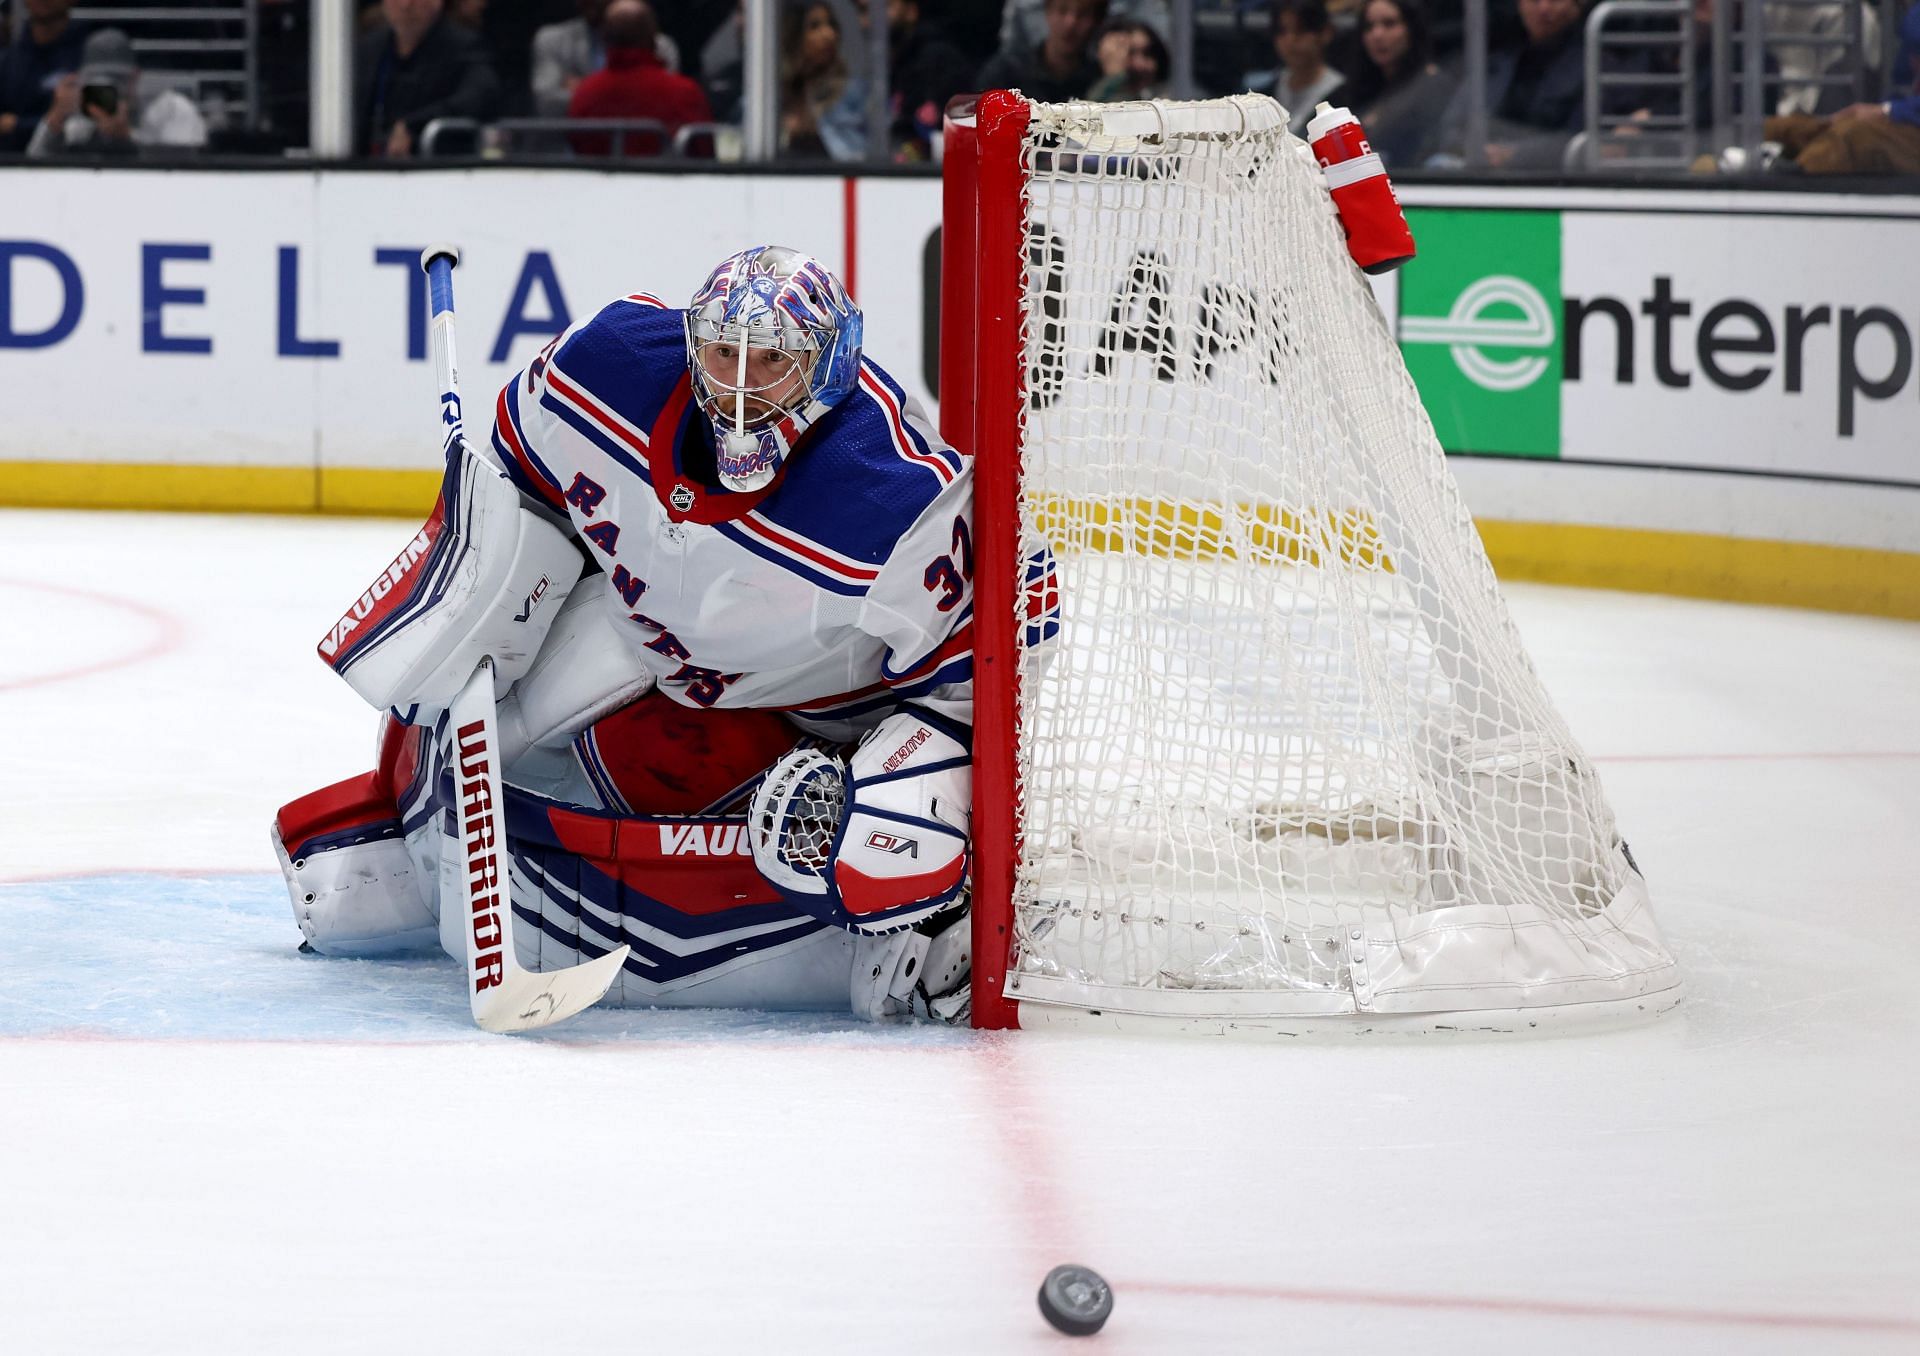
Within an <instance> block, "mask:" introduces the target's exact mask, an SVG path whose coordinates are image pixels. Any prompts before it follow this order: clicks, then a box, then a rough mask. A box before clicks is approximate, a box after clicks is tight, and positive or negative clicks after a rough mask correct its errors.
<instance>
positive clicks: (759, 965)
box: [440, 781, 851, 1009]
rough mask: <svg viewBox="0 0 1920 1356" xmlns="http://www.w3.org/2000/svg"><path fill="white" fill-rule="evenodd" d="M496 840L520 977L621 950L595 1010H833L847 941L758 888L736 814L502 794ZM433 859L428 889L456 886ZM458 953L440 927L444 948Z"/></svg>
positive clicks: (454, 939)
mask: <svg viewBox="0 0 1920 1356" xmlns="http://www.w3.org/2000/svg"><path fill="white" fill-rule="evenodd" d="M442 787H443V789H450V784H449V783H447V782H445V781H443V782H442ZM506 830H507V852H506V854H505V858H506V865H507V869H508V879H509V885H510V894H511V901H512V910H511V916H512V919H513V929H512V935H513V943H514V951H515V955H516V956H517V958H518V959H519V961H520V963H521V965H523V966H524V967H525V968H527V969H528V970H554V969H563V968H567V967H570V966H573V965H577V964H580V963H582V962H585V961H590V960H594V959H597V958H599V957H600V956H604V955H605V954H607V953H608V952H609V951H611V950H613V949H614V948H616V947H618V946H620V945H622V944H625V945H627V946H629V947H630V948H631V951H630V953H629V955H628V957H627V961H626V964H625V966H624V968H623V969H622V971H621V972H620V976H619V978H618V979H616V980H615V982H614V987H613V989H612V990H611V991H610V992H609V993H608V995H607V997H606V999H605V1000H603V1001H606V1002H609V1003H613V1004H616V1005H634V1006H638V1005H651V1004H662V1005H669V1006H688V1005H709V1006H739V1007H766V1008H783V1009H794V1008H801V1009H844V1006H845V1004H846V1000H847V967H848V965H849V963H850V960H849V958H850V954H851V942H850V939H848V938H847V937H845V936H844V934H840V933H838V932H836V931H835V930H833V929H830V928H828V927H826V926H825V925H824V924H822V923H821V922H820V921H819V920H818V919H816V918H814V917H813V916H812V915H810V914H808V913H806V912H804V911H802V910H799V909H796V908H794V907H793V906H792V905H791V904H789V903H787V902H786V900H784V899H782V898H781V896H780V893H779V892H778V891H777V890H775V889H774V888H773V887H772V886H770V885H769V884H767V882H766V881H765V880H763V879H762V878H761V876H760V874H759V872H757V871H755V870H754V867H753V861H752V859H751V857H750V856H749V855H748V853H747V852H746V849H745V846H744V844H745V824H744V821H743V820H742V819H741V818H740V817H739V816H737V815H731V816H729V815H695V816H686V817H667V816H657V817H655V816H625V815H619V814H613V813H606V812H602V811H596V810H592V809H588V808H586V807H583V806H578V805H570V804H567V803H565V802H561V801H556V800H553V799H550V798H548V797H545V796H539V795H535V794H531V793H529V792H527V791H525V790H523V789H521V788H518V787H513V786H509V787H507V788H506ZM440 859H441V864H442V872H443V877H442V879H443V885H442V888H443V889H457V888H458V886H459V880H460V876H459V866H458V861H459V854H458V853H456V852H451V851H446V850H443V851H442V852H441V854H440ZM450 862H451V863H455V865H454V866H452V867H451V868H450V867H449V866H448V865H447V864H448V863H450ZM453 912H454V911H448V913H449V915H451V914H452V913H453ZM464 946H465V940H464V938H463V937H462V935H461V933H460V930H459V927H458V926H457V925H456V926H453V927H450V928H449V929H448V931H447V936H446V949H447V950H448V951H449V953H453V954H460V951H457V950H456V948H460V949H463V948H464Z"/></svg>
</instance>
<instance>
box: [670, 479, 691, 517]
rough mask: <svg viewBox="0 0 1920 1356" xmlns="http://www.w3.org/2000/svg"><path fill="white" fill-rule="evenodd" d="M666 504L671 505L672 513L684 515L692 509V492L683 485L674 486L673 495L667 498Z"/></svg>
mask: <svg viewBox="0 0 1920 1356" xmlns="http://www.w3.org/2000/svg"><path fill="white" fill-rule="evenodd" d="M667 502H668V503H670V504H672V505H673V508H674V512H676V513H685V512H686V511H687V510H688V509H690V508H692V507H693V491H692V490H690V489H688V488H687V487H686V486H685V485H675V486H674V487H673V493H672V494H670V495H668V496H667Z"/></svg>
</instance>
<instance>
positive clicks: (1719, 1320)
mask: <svg viewBox="0 0 1920 1356" xmlns="http://www.w3.org/2000/svg"><path fill="white" fill-rule="evenodd" d="M1113 1288H1114V1292H1115V1293H1116V1294H1126V1293H1128V1292H1130V1291H1146V1292H1148V1293H1152V1294H1159V1295H1183V1296H1193V1297H1196V1298H1201V1299H1248V1300H1277V1301H1280V1302H1283V1303H1290V1304H1346V1305H1356V1306H1373V1307H1378V1308H1393V1309H1457V1310H1460V1311H1462V1312H1466V1313H1480V1314H1485V1313H1506V1314H1529V1315H1538V1316H1542V1317H1549V1318H1614V1319H1621V1318H1624V1319H1638V1320H1642V1321H1648V1322H1655V1323H1703V1324H1713V1325H1721V1326H1729V1327H1748V1328H1814V1329H1820V1330H1824V1331H1838V1332H1893V1333H1920V1320H1916V1319H1911V1318H1887V1317H1873V1316H1863V1315H1852V1314H1777V1313H1741V1312H1739V1311H1738V1310H1731V1309H1678V1308H1665V1307H1662V1306H1658V1305H1645V1304H1581V1303H1575V1302H1572V1301H1567V1300H1546V1299H1539V1300H1530V1299H1499V1298H1495V1297H1493V1296H1485V1295H1401V1294H1394V1293H1392V1292H1391V1291H1377V1290H1313V1289H1293V1288H1288V1287H1284V1286H1260V1285H1209V1284H1199V1283H1189V1282H1182V1281H1142V1280H1126V1281H1116V1282H1114V1287H1113Z"/></svg>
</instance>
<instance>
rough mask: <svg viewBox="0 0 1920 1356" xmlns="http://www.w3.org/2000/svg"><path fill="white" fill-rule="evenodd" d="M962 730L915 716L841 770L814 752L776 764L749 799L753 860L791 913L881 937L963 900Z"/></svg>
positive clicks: (965, 794)
mask: <svg viewBox="0 0 1920 1356" xmlns="http://www.w3.org/2000/svg"><path fill="white" fill-rule="evenodd" d="M970 734H971V732H970V731H969V730H968V729H967V727H966V726H964V725H962V724H960V723H959V722H957V721H953V720H949V719H948V718H946V717H944V716H940V715H936V714H934V713H933V712H931V711H926V710H923V709H920V708H916V707H909V708H907V709H906V710H904V711H900V712H898V713H896V714H894V715H892V716H889V717H888V718H887V719H886V720H884V721H882V722H881V723H880V724H879V725H877V726H875V727H874V729H873V731H872V733H870V734H869V735H868V736H867V738H866V739H865V740H864V741H863V742H862V743H861V745H860V747H859V748H858V749H857V750H855V752H854V754H853V757H852V759H851V760H850V761H849V762H848V764H847V765H846V766H845V767H842V766H841V764H840V762H839V760H838V759H836V758H834V757H832V756H831V755H829V754H824V753H821V752H819V751H817V750H812V749H802V750H796V751H795V752H794V753H793V754H790V755H789V756H788V757H786V758H783V759H781V761H780V762H779V763H777V764H776V765H775V766H774V767H773V768H772V769H771V770H770V771H769V772H768V773H767V775H766V778H765V779H764V780H763V781H762V782H761V785H760V789H759V790H758V791H756V792H755V793H754V799H753V805H752V807H751V809H750V810H749V811H748V818H749V821H750V823H751V825H752V829H753V854H754V862H755V864H756V865H757V866H758V867H759V868H760V871H761V873H762V874H763V875H765V876H766V877H767V879H768V880H770V881H772V882H773V884H774V885H776V886H778V887H779V888H780V889H781V891H782V892H783V893H784V894H786V895H787V897H788V898H789V899H791V900H793V901H794V903H796V904H798V905H800V906H801V907H802V908H810V909H812V910H813V911H814V912H815V913H816V915H817V916H818V917H820V918H823V919H825V920H826V921H828V922H830V923H833V924H834V925H835V926H837V927H843V928H847V929H848V930H849V931H854V932H864V933H871V934H874V935H882V934H885V933H889V932H896V931H899V930H901V929H903V928H909V927H912V926H914V925H915V924H917V923H920V922H923V921H925V920H926V919H928V918H932V917H933V916H935V915H936V914H939V913H940V912H942V911H943V910H945V909H947V908H949V907H951V906H952V905H953V904H954V903H955V902H956V901H958V900H959V899H960V898H961V896H962V895H963V894H964V893H965V890H966V886H967V869H968V864H969V853H968V830H969V827H970V824H971V817H972V788H973V764H972V755H971V752H970V749H969V744H970Z"/></svg>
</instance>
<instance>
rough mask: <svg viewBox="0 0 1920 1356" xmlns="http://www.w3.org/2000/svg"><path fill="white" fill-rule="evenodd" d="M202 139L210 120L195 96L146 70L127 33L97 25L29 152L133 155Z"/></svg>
mask: <svg viewBox="0 0 1920 1356" xmlns="http://www.w3.org/2000/svg"><path fill="white" fill-rule="evenodd" d="M206 144H207V120H206V118H205V117H203V116H202V115H201V112H200V109H199V108H198V106H196V105H195V104H194V102H193V100H192V99H189V98H188V97H187V96H186V95H185V94H184V93H182V92H181V90H180V89H178V88H177V87H175V86H174V85H171V84H169V83H168V82H167V81H166V79H165V78H164V77H162V78H159V79H154V78H150V77H144V76H143V75H142V72H141V70H140V68H139V66H137V65H136V64H135V63H134V57H133V43H132V42H131V41H129V40H128V38H127V35H126V34H125V33H122V32H121V31H120V30H119V29H117V28H102V29H100V30H98V31H97V32H95V33H94V34H93V35H92V36H90V37H89V38H88V39H87V42H86V47H85V48H84V50H83V57H82V61H81V65H80V70H79V72H78V73H77V74H75V75H69V76H64V77H62V79H61V81H60V83H59V85H58V86H57V87H56V88H55V90H54V95H53V104H52V106H51V107H50V108H48V110H47V115H46V117H44V118H42V119H41V120H40V125H39V126H38V127H37V128H35V129H34V133H33V140H31V141H29V142H28V143H27V154H28V155H30V156H33V157H34V158H36V159H40V158H45V157H48V156H58V155H67V154H74V153H78V154H82V155H135V154H139V153H141V152H143V151H149V150H150V151H154V152H156V153H166V152H180V151H197V150H199V149H200V148H201V147H203V146H205V145H206Z"/></svg>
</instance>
